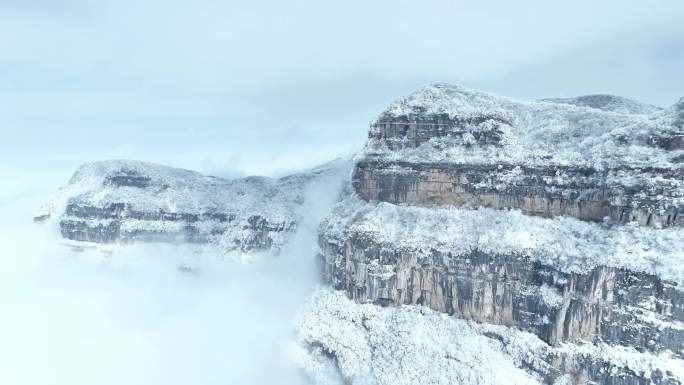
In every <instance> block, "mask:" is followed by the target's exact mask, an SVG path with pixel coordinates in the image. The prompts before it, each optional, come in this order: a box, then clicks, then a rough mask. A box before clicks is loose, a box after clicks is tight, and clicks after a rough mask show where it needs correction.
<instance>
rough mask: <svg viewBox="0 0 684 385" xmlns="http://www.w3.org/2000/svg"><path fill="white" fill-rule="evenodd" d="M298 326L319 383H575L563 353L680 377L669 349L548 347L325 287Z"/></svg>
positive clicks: (301, 357)
mask: <svg viewBox="0 0 684 385" xmlns="http://www.w3.org/2000/svg"><path fill="white" fill-rule="evenodd" d="M298 326H299V346H298V347H297V348H296V350H295V352H296V353H297V354H296V357H297V362H298V364H299V365H300V366H301V367H302V369H303V370H304V372H305V374H307V376H308V377H309V378H311V379H312V380H313V382H314V383H316V384H320V385H333V384H354V385H356V384H363V385H370V384H378V385H385V384H387V385H389V384H393V385H403V384H418V383H420V384H538V383H548V382H547V381H548V380H552V381H555V383H564V382H563V381H566V382H565V383H572V379H571V378H570V376H569V375H566V376H563V375H562V372H559V371H558V369H557V368H554V367H553V365H552V362H551V361H552V360H554V359H560V358H565V359H568V358H569V360H568V361H566V360H565V359H564V360H562V361H566V362H572V361H573V360H577V361H582V362H588V363H593V364H595V366H597V367H598V368H599V371H606V372H604V373H603V375H607V376H610V377H620V376H631V375H636V376H637V377H641V378H643V379H650V378H651V375H652V374H654V373H656V372H659V373H661V374H664V373H669V376H671V378H672V379H675V380H676V381H679V382H682V381H683V380H684V365H683V362H682V361H681V360H677V359H673V358H672V357H671V356H670V355H669V354H668V353H663V354H660V355H654V354H649V353H640V352H637V351H636V350H635V349H633V348H624V347H614V346H608V345H605V344H596V345H593V344H585V345H575V344H564V345H562V346H559V347H551V346H549V345H547V344H546V343H544V342H543V341H541V340H540V339H539V338H537V337H536V336H534V335H533V334H530V333H526V332H522V331H519V330H515V329H511V328H507V327H504V326H494V325H487V324H477V323H475V322H469V321H464V320H461V319H458V318H456V317H450V316H447V315H446V314H442V313H437V312H434V311H432V310H430V309H427V308H425V307H421V306H401V307H391V308H381V307H378V306H375V305H370V304H357V303H354V302H353V301H351V300H349V299H348V298H347V297H346V296H345V295H344V294H342V293H341V292H337V291H333V290H329V289H321V290H318V291H317V292H315V293H314V294H313V295H312V297H311V299H310V301H309V303H308V304H307V305H306V307H305V308H304V310H303V312H302V314H301V316H300V319H299V322H298ZM521 368H526V369H527V371H526V370H523V369H521Z"/></svg>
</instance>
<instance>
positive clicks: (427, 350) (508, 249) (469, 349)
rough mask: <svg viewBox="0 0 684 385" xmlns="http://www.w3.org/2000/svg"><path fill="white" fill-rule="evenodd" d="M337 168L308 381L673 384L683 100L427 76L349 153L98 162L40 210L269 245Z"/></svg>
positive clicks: (89, 224) (678, 370) (133, 236)
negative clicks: (280, 159)
mask: <svg viewBox="0 0 684 385" xmlns="http://www.w3.org/2000/svg"><path fill="white" fill-rule="evenodd" d="M331 174H336V175H350V176H351V178H350V179H348V183H347V184H346V186H334V187H335V188H333V189H326V194H330V193H332V194H335V195H336V196H337V195H338V194H339V195H340V196H341V198H340V199H339V201H338V203H336V204H335V205H334V206H333V207H332V208H331V209H330V213H329V214H328V216H327V217H326V218H324V219H323V220H322V221H321V223H320V226H319V228H318V243H319V245H318V246H319V254H318V258H317V261H318V263H319V264H320V267H321V277H322V281H323V282H324V283H326V284H327V285H328V287H324V288H321V289H319V290H318V291H316V292H315V293H314V294H313V295H312V297H311V298H310V299H309V301H308V302H306V304H305V306H304V308H303V310H302V314H301V316H300V318H299V320H298V323H297V328H298V333H297V341H296V343H295V346H294V347H293V349H292V351H293V354H294V357H295V358H296V363H297V364H298V365H299V366H300V367H301V369H302V372H303V373H304V374H305V375H306V376H305V377H306V378H308V379H309V380H310V381H311V382H312V383H315V384H325V385H328V384H354V385H370V384H378V385H381V384H401V385H403V384H406V385H409V384H532V383H535V384H537V383H542V384H605V385H608V384H610V385H632V384H683V383H684V99H682V100H680V101H679V102H678V103H676V104H674V105H673V106H671V107H668V108H662V109H661V108H658V107H653V106H649V105H645V104H641V103H638V102H635V101H631V100H628V99H624V98H620V97H615V96H608V95H592V96H585V97H578V98H571V99H546V100H542V101H535V102H527V101H518V100H513V99H510V98H506V97H501V96H497V95H492V94H489V93H484V92H480V91H475V90H471V89H467V88H465V87H462V86H457V85H450V84H444V83H437V84H433V85H429V86H426V87H423V88H421V89H419V90H417V91H416V92H414V93H412V94H410V95H408V96H406V97H402V98H399V99H398V100H396V101H395V102H393V103H392V104H390V105H389V106H388V108H387V109H386V110H385V111H383V112H381V113H380V115H379V116H378V118H377V119H376V120H374V121H373V122H372V123H371V127H370V130H369V138H368V142H367V144H366V146H365V147H364V149H363V150H362V151H361V152H360V153H359V154H357V156H356V157H355V159H354V164H353V165H352V164H349V162H344V161H336V162H332V163H330V164H326V165H324V166H321V167H318V168H316V169H314V170H311V171H309V172H304V173H300V174H294V175H291V176H287V177H284V178H279V179H270V178H263V177H248V178H242V179H235V180H225V179H221V178H215V177H210V176H204V175H201V174H199V173H196V172H192V171H187V170H179V169H174V168H169V167H164V166H159V165H154V164H149V163H143V162H136V161H106V162H95V163H90V164H86V165H83V166H81V167H80V168H79V169H78V170H77V171H76V173H75V174H74V176H73V177H72V180H71V181H70V182H69V184H68V185H67V186H65V187H64V188H62V189H61V190H59V191H58V192H57V194H56V195H55V196H54V197H53V198H52V199H51V200H50V201H49V203H48V204H46V205H45V206H44V207H42V208H41V209H39V210H38V212H37V213H36V219H37V220H45V219H47V218H53V219H57V220H58V221H59V225H60V229H61V234H62V236H63V237H65V238H68V239H71V240H75V241H78V242H83V241H86V242H100V243H128V242H134V241H145V242H149V241H154V242H158V241H163V242H190V243H201V244H209V245H211V246H216V247H219V248H221V249H223V250H236V249H239V250H278V249H280V248H281V247H283V245H285V244H286V243H287V242H288V240H289V239H290V238H291V234H293V232H294V230H295V229H297V228H298V224H300V223H302V218H303V217H305V216H306V215H307V213H306V212H305V210H301V208H302V207H303V206H302V205H303V203H304V202H303V201H304V199H305V196H311V194H309V195H306V194H303V191H304V190H305V189H306V188H307V186H309V185H310V184H311V182H313V181H319V180H321V178H324V177H326V176H327V175H331ZM312 234H313V232H312ZM311 263H315V262H314V258H312V261H311ZM302 300H303V301H304V299H302Z"/></svg>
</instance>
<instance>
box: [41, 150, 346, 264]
mask: <svg viewBox="0 0 684 385" xmlns="http://www.w3.org/2000/svg"><path fill="white" fill-rule="evenodd" d="M349 167H350V164H349V162H347V161H342V160H338V161H333V162H330V163H328V164H325V165H322V166H320V167H317V168H315V169H313V170H311V171H309V172H304V173H298V174H292V175H289V176H286V177H283V178H278V179H273V178H266V177H246V178H240V179H232V180H228V179H223V178H217V177H213V176H206V175H202V174H200V173H197V172H194V171H189V170H183V169H177V168H172V167H166V166H161V165H156V164H152V163H146V162H139V161H130V160H114V161H100V162H93V163H87V164H84V165H82V166H81V167H79V168H78V170H76V172H75V173H74V175H73V176H72V178H71V180H70V181H69V183H68V184H67V185H66V186H65V187H63V188H61V189H60V190H59V191H58V192H57V193H56V194H55V196H54V197H52V198H51V199H50V200H49V201H48V202H47V203H46V204H45V205H44V206H42V207H41V208H39V209H38V210H37V211H36V213H35V214H34V217H35V219H36V220H37V221H42V220H46V219H48V218H50V217H52V216H57V217H58V219H57V220H58V221H59V227H60V231H61V234H62V236H63V237H64V238H66V239H70V240H75V241H85V242H96V243H115V242H118V243H128V242H136V241H138V242H176V243H181V242H184V243H200V244H204V243H212V244H215V245H217V246H219V247H220V248H221V249H223V250H234V249H240V250H243V251H246V250H252V249H262V250H263V249H266V250H269V249H270V250H272V251H275V252H277V251H278V249H279V248H280V247H281V246H282V245H283V243H284V242H285V241H286V240H287V238H288V237H289V235H290V234H292V233H293V232H294V230H295V229H296V228H297V223H298V220H299V215H300V214H301V213H299V212H298V209H299V207H300V206H301V205H302V203H303V202H304V199H305V194H304V190H305V189H306V188H307V186H309V184H310V183H311V182H312V181H315V180H317V179H320V178H323V177H325V176H327V175H330V174H333V173H343V174H344V173H347V172H348V171H347V170H348V168H349Z"/></svg>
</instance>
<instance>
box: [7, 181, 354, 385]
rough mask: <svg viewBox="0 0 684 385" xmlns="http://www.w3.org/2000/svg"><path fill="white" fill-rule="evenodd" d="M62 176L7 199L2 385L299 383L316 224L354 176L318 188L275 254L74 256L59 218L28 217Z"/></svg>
mask: <svg viewBox="0 0 684 385" xmlns="http://www.w3.org/2000/svg"><path fill="white" fill-rule="evenodd" d="M54 174H55V176H54V177H51V178H50V177H47V178H46V177H44V176H43V175H50V172H47V170H41V171H39V172H36V173H35V174H34V175H33V177H32V178H29V177H25V178H24V179H23V180H21V183H20V184H18V185H15V186H12V187H9V188H5V189H3V191H2V195H0V197H1V199H0V202H2V205H1V206H0V212H2V213H3V218H4V220H3V221H2V225H1V227H0V244H2V269H0V303H2V317H0V341H2V344H0V373H1V374H0V379H1V380H2V383H5V384H16V385H33V384H36V385H38V384H40V385H49V384H74V385H78V384H84V385H85V384H117V385H120V384H148V385H149V384H170V383H186V384H187V383H191V384H265V383H279V384H299V383H301V381H302V378H300V374H299V373H298V371H297V369H296V366H295V365H293V364H292V362H291V359H290V357H289V355H288V351H289V349H290V347H291V344H292V343H294V342H293V340H292V337H293V334H294V330H293V317H294V316H295V315H296V314H297V311H298V309H299V307H300V306H301V304H302V303H303V302H304V301H305V299H306V297H307V295H308V293H309V292H310V291H312V290H313V289H314V288H315V286H316V284H317V282H318V281H317V277H318V275H317V272H316V271H315V269H316V267H315V266H316V265H315V263H314V250H315V249H314V247H315V242H316V231H315V230H316V226H317V223H318V220H319V218H320V217H321V216H322V215H324V214H325V213H326V212H327V209H328V208H329V207H330V205H331V204H332V203H333V202H334V200H335V199H336V198H337V196H338V193H339V188H340V186H341V183H343V180H344V179H345V177H346V176H347V175H340V174H338V175H331V176H329V177H327V178H323V179H322V180H320V181H318V182H317V183H314V184H313V185H312V186H310V189H309V190H308V191H307V198H308V199H307V202H308V203H305V205H304V207H302V213H305V214H306V215H305V216H304V218H303V221H302V222H301V223H300V225H299V228H298V232H297V233H296V234H295V235H294V237H293V238H292V241H291V242H290V243H289V244H288V245H287V246H286V247H285V248H284V249H283V251H282V252H281V253H280V254H279V255H277V256H274V255H272V254H270V253H252V254H240V253H231V254H222V253H219V252H218V251H216V250H212V249H211V248H203V249H202V250H201V251H202V252H201V253H198V248H193V247H190V246H183V245H168V244H137V245H128V246H123V245H115V246H100V247H98V248H94V249H89V248H86V249H84V250H82V251H77V250H75V249H73V248H71V247H69V246H67V245H65V244H63V243H62V242H61V241H60V236H59V234H58V233H57V232H58V231H59V230H58V228H57V224H56V223H54V222H51V223H41V224H36V223H32V221H31V211H32V210H33V209H35V208H36V207H37V205H38V204H40V203H41V200H42V199H44V198H45V197H46V196H47V195H48V194H49V193H50V192H51V191H50V190H51V187H52V185H51V184H52V183H57V182H58V181H59V183H60V184H61V183H64V182H65V181H66V179H65V178H62V177H61V175H62V174H68V172H67V171H66V170H64V172H57V171H55V172H54ZM46 179H48V180H49V182H46ZM25 188H28V189H29V190H23V189H25ZM12 190H14V191H12ZM27 191H31V193H27ZM179 266H192V267H193V268H194V272H181V271H180V270H179Z"/></svg>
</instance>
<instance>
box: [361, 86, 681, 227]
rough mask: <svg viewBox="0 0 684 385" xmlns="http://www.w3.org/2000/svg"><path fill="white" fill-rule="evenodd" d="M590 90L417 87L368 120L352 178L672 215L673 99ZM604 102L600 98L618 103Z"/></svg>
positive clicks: (534, 205) (408, 197) (592, 213)
mask: <svg viewBox="0 0 684 385" xmlns="http://www.w3.org/2000/svg"><path fill="white" fill-rule="evenodd" d="M606 98H608V97H606ZM578 100H581V99H578ZM592 100H593V99H589V101H588V102H585V103H582V104H579V103H575V104H578V106H576V105H573V104H568V103H569V102H565V103H551V102H519V101H514V100H510V99H506V98H501V97H496V96H493V95H489V94H486V93H481V92H476V91H471V90H468V89H465V88H462V87H458V86H452V85H445V84H437V85H433V86H429V87H426V88H424V89H421V90H419V91H417V92H415V93H414V94H411V95H410V96H408V97H406V98H402V99H399V100H398V101H396V102H395V103H393V104H392V105H391V106H390V107H389V108H388V109H387V110H386V111H384V112H383V113H382V114H381V115H380V116H379V118H378V119H377V120H376V121H374V122H373V123H372V124H371V129H370V133H369V142H368V144H367V146H366V148H365V150H364V152H363V153H362V154H360V156H359V157H358V159H357V163H356V166H355V171H354V185H355V187H356V190H357V191H358V193H359V194H360V195H361V196H362V197H364V198H365V199H367V200H382V201H387V202H392V203H411V204H451V205H460V206H469V207H493V208H515V209H520V210H522V212H523V213H526V214H530V215H540V216H545V217H555V216H559V215H568V216H573V217H576V218H579V219H582V220H591V221H603V220H605V219H608V220H611V221H614V222H621V223H624V222H632V221H634V222H637V223H639V224H641V225H646V226H656V227H666V226H681V225H683V224H684V182H683V181H684V161H683V160H684V127H683V123H682V122H683V121H684V119H682V116H684V107H683V106H684V101H680V102H679V103H678V104H675V105H674V106H672V107H670V108H668V109H665V110H660V109H655V108H654V109H647V108H643V109H636V107H634V106H631V105H627V106H626V107H625V110H626V111H632V110H635V109H636V110H638V111H640V112H648V114H630V113H617V112H614V111H606V110H605V109H599V108H592V107H589V106H590V105H592V103H590V102H591V101H592ZM612 102H613V104H612V105H610V103H608V102H605V103H603V104H600V106H601V107H604V108H605V106H606V105H610V107H611V108H612V109H613V110H620V109H619V108H618V107H619V106H620V105H624V104H626V102H625V101H623V100H622V99H615V100H612ZM596 103H597V102H596V101H595V100H594V103H593V104H594V105H595V104H596ZM616 105H617V106H618V107H616Z"/></svg>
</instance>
